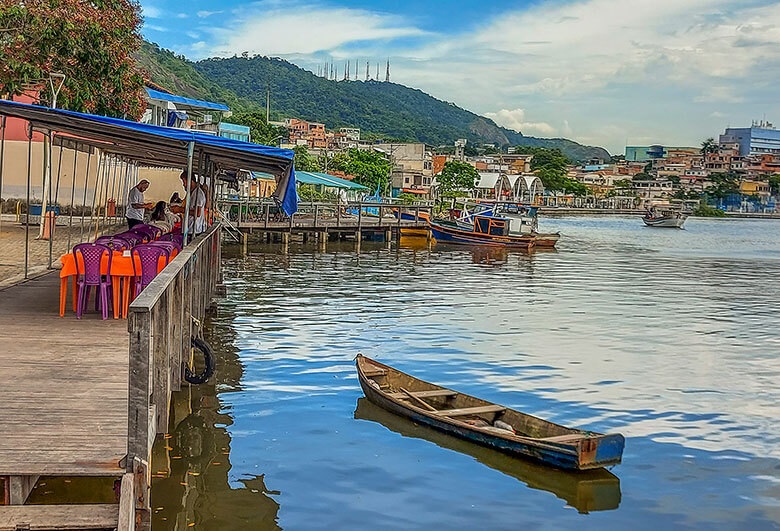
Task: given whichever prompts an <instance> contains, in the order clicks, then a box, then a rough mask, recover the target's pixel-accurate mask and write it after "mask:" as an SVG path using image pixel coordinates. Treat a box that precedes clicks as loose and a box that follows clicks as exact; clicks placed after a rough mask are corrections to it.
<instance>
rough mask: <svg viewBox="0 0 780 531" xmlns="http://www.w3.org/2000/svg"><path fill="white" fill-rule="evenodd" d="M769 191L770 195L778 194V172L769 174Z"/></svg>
mask: <svg viewBox="0 0 780 531" xmlns="http://www.w3.org/2000/svg"><path fill="white" fill-rule="evenodd" d="M768 182H769V193H771V194H772V195H780V174H777V173H776V174H774V175H770V176H769V179H768Z"/></svg>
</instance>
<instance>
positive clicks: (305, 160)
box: [293, 146, 320, 171]
mask: <svg viewBox="0 0 780 531" xmlns="http://www.w3.org/2000/svg"><path fill="white" fill-rule="evenodd" d="M293 152H294V153H295V169H296V170H301V171H319V169H320V168H319V165H318V164H317V161H316V159H315V158H314V157H312V156H311V155H309V150H308V149H307V148H306V146H295V147H294V148H293Z"/></svg>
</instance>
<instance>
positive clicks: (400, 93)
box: [138, 43, 609, 160]
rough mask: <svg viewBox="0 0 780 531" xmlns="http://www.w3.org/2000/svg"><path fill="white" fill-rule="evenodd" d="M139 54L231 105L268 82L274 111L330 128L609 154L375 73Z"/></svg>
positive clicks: (166, 76)
mask: <svg viewBox="0 0 780 531" xmlns="http://www.w3.org/2000/svg"><path fill="white" fill-rule="evenodd" d="M138 59H139V62H140V63H141V64H142V65H143V67H144V68H145V69H146V70H147V71H148V73H149V74H150V78H151V80H152V81H154V82H155V83H157V84H159V85H161V86H163V87H165V88H167V89H169V90H171V91H174V92H177V93H179V94H182V95H185V96H190V97H194V98H201V99H207V100H210V101H218V102H223V103H226V104H228V105H229V106H230V107H231V109H234V110H253V109H254V110H257V109H265V105H266V93H267V90H269V89H270V94H271V119H277V120H279V119H283V118H288V117H295V118H302V119H304V120H310V121H316V122H322V123H324V124H325V125H326V126H327V127H328V128H329V129H336V128H339V127H358V128H360V129H361V131H362V133H363V135H364V136H368V137H370V136H374V137H386V138H390V139H394V140H408V141H420V142H426V143H428V144H431V145H433V146H439V145H452V144H453V142H454V141H455V140H456V139H458V138H466V139H468V140H469V142H470V143H472V144H483V143H495V144H498V145H501V146H506V145H525V146H538V147H549V148H560V149H561V150H562V151H563V152H564V153H565V154H566V155H567V156H568V157H569V158H571V159H572V160H584V159H588V158H605V159H608V158H609V154H608V153H607V152H606V150H604V149H603V148H598V147H589V146H582V145H581V144H577V143H576V142H572V141H571V140H566V139H546V138H544V139H543V138H535V137H526V136H523V135H522V134H521V133H518V132H515V131H511V130H509V129H506V128H503V127H499V126H498V125H496V124H495V123H494V122H493V121H492V120H489V119H487V118H485V117H482V116H478V115H476V114H474V113H472V112H470V111H467V110H465V109H462V108H460V107H458V106H457V105H455V104H453V103H447V102H443V101H440V100H437V99H435V98H433V97H431V96H429V95H428V94H425V93H424V92H422V91H420V90H417V89H412V88H409V87H405V86H403V85H398V84H395V83H385V82H377V81H329V80H326V79H324V78H322V77H318V76H315V75H314V74H312V73H311V72H308V71H306V70H303V69H301V68H298V67H297V66H295V65H293V64H292V63H289V62H287V61H283V60H281V59H272V58H267V57H260V56H255V57H232V58H229V59H206V60H203V61H199V62H197V63H192V62H190V61H187V60H186V59H185V58H183V57H180V56H176V55H174V54H173V53H172V52H170V51H168V50H163V49H160V48H159V47H158V46H157V45H154V44H149V43H144V46H143V49H142V50H141V54H140V56H139V57H138Z"/></svg>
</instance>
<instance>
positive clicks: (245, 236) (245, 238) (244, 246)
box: [241, 232, 249, 256]
mask: <svg viewBox="0 0 780 531" xmlns="http://www.w3.org/2000/svg"><path fill="white" fill-rule="evenodd" d="M248 245H249V235H248V234H247V233H246V232H242V233H241V255H242V256H246V255H247V247H248Z"/></svg>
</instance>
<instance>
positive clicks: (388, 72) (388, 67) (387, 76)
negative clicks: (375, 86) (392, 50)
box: [385, 57, 390, 82]
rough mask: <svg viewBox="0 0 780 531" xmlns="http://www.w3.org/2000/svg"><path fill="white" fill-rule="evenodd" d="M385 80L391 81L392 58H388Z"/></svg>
mask: <svg viewBox="0 0 780 531" xmlns="http://www.w3.org/2000/svg"><path fill="white" fill-rule="evenodd" d="M385 81H387V82H389V81H390V58H389V57H388V58H387V71H386V72H385Z"/></svg>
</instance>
